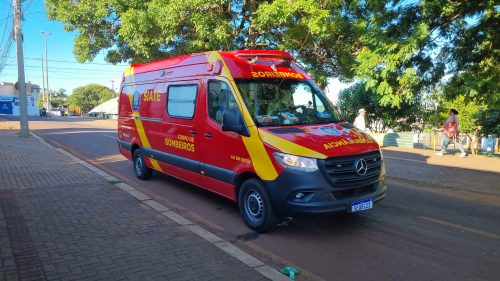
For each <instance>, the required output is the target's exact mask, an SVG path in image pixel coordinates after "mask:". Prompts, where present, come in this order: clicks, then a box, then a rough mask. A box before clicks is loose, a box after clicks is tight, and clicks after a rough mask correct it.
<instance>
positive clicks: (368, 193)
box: [264, 169, 387, 216]
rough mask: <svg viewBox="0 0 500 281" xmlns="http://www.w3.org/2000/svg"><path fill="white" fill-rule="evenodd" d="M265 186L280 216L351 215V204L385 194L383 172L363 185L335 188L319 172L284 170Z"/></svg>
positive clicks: (381, 197)
mask: <svg viewBox="0 0 500 281" xmlns="http://www.w3.org/2000/svg"><path fill="white" fill-rule="evenodd" d="M384 170H385V169H384ZM384 172H385V171H384ZM264 184H265V185H266V189H267V191H268V194H269V196H270V198H271V201H272V202H273V206H274V208H275V211H276V213H277V214H278V215H280V216H292V215H297V214H320V213H321V214H322V213H336V212H350V210H351V204H352V203H353V202H358V201H362V200H365V199H369V198H372V199H373V202H377V201H379V200H382V199H383V198H384V197H385V195H386V192H387V186H386V182H385V173H383V174H381V175H380V177H379V178H378V179H376V180H375V181H374V182H372V183H369V184H366V185H363V186H353V187H350V188H336V187H334V186H332V184H331V183H330V182H329V181H327V179H325V177H324V174H323V173H322V172H321V171H319V170H318V171H316V172H312V173H306V172H299V171H294V170H291V169H286V170H285V171H284V172H282V173H281V174H280V175H279V176H278V178H277V179H276V180H274V181H265V182H264ZM299 193H302V196H301V195H300V194H299Z"/></svg>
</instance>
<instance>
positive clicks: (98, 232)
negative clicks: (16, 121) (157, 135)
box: [0, 130, 281, 281]
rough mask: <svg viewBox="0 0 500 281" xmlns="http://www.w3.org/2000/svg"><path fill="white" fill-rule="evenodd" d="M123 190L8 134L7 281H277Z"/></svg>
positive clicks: (0, 159) (0, 145) (3, 262)
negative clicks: (269, 279) (271, 279)
mask: <svg viewBox="0 0 500 281" xmlns="http://www.w3.org/2000/svg"><path fill="white" fill-rule="evenodd" d="M121 186H122V189H126V187H123V185H121ZM122 189H120V188H118V187H117V186H116V183H115V184H112V183H109V182H107V181H106V179H105V178H103V177H102V176H101V175H98V174H97V173H96V172H95V171H92V170H90V169H89V168H87V167H85V166H83V165H81V164H80V163H79V161H78V159H75V158H72V157H69V156H68V155H65V154H64V153H62V152H61V151H60V150H58V149H55V148H52V147H49V146H48V145H46V144H45V143H42V142H40V141H39V140H37V139H36V138H34V137H31V138H27V139H22V138H19V137H18V135H17V134H15V133H14V132H13V131H5V130H0V280H18V279H19V280H76V279H78V280H179V281H180V280H268V279H267V278H266V277H265V276H264V275H262V274H261V273H259V272H260V271H258V270H264V271H265V270H268V269H269V267H267V266H264V265H263V264H259V261H258V260H252V259H251V257H250V256H248V255H247V256H245V255H243V257H244V258H245V257H246V259H247V260H250V262H247V263H244V262H242V261H241V258H240V259H238V258H237V257H235V256H237V255H238V254H239V253H238V249H236V250H235V248H231V246H232V245H230V244H229V243H227V242H225V241H218V240H217V237H215V236H213V237H212V240H215V242H214V241H207V238H205V239H203V238H202V237H200V235H196V234H195V233H203V229H201V228H200V227H199V226H195V225H189V223H185V224H184V225H183V224H182V218H177V219H176V220H177V221H175V220H172V219H170V218H169V217H173V218H174V219H175V218H176V214H173V212H171V211H168V209H166V208H165V207H163V206H161V205H160V206H158V205H155V204H154V202H153V201H152V200H149V201H144V200H142V201H141V200H138V199H137V197H140V196H136V198H134V197H133V196H130V194H133V191H130V192H125V191H124V190H122ZM136 195H138V194H136ZM139 195H140V194H139ZM148 205H149V206H148ZM161 211H164V212H161ZM167 211H168V212H167ZM179 222H181V223H179ZM208 237H210V236H208ZM216 242H218V243H216ZM232 247H234V246H232ZM228 253H235V254H233V255H231V254H228ZM241 253H242V252H241ZM241 253H240V254H241ZM243 254H244V253H243ZM252 262H253V263H254V264H255V266H253V267H252V266H249V265H248V264H249V263H250V264H251V263H252ZM271 275H272V274H271ZM273 279H275V280H276V278H273ZM277 279H281V278H279V277H278V278H277Z"/></svg>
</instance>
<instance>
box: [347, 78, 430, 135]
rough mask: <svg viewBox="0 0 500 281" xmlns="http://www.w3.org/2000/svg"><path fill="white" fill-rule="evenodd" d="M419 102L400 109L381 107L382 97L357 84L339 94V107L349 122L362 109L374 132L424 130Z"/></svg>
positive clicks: (402, 106) (405, 104) (405, 103)
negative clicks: (420, 117)
mask: <svg viewBox="0 0 500 281" xmlns="http://www.w3.org/2000/svg"><path fill="white" fill-rule="evenodd" d="M420 104H421V103H420V102H419V101H418V100H415V101H412V102H402V103H401V105H400V107H399V108H392V107H391V106H390V105H381V103H380V96H379V95H377V94H375V93H374V92H373V91H371V90H366V85H365V84H364V83H357V84H354V85H353V86H351V87H349V88H347V89H345V90H343V91H341V92H340V94H339V98H338V101H337V105H338V107H339V109H340V110H341V111H342V113H343V114H344V115H345V116H346V117H347V118H348V120H354V118H355V117H356V115H357V114H358V110H359V109H360V108H364V109H365V110H366V111H367V114H366V119H367V122H366V123H367V127H368V128H370V130H371V131H373V132H379V133H385V132H387V131H388V130H389V129H393V130H396V131H409V130H416V129H422V128H421V125H420V124H419V121H420V119H419V116H420V115H421V106H420Z"/></svg>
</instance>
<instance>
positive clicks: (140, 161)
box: [134, 148, 153, 180]
mask: <svg viewBox="0 0 500 281" xmlns="http://www.w3.org/2000/svg"><path fill="white" fill-rule="evenodd" d="M134 172H135V176H136V177H137V178H139V179H141V180H147V179H149V178H151V175H152V174H153V169H151V168H149V167H148V166H146V162H145V161H144V157H143V156H142V150H141V149H140V148H138V149H136V150H135V151H134Z"/></svg>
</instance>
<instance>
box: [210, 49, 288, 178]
mask: <svg viewBox="0 0 500 281" xmlns="http://www.w3.org/2000/svg"><path fill="white" fill-rule="evenodd" d="M207 59H208V62H209V63H212V64H215V63H216V62H217V61H218V60H220V61H222V63H223V67H222V72H221V76H224V77H226V78H227V79H228V80H229V83H230V84H231V87H232V88H233V89H234V91H235V98H236V102H237V104H238V107H239V108H240V111H241V113H242V115H243V118H244V120H245V122H246V124H247V126H248V129H249V131H250V137H245V136H241V139H242V140H243V143H244V144H245V148H246V149H247V151H248V154H249V155H250V158H251V159H252V163H253V167H254V169H255V172H256V173H257V175H258V176H259V177H260V178H261V179H262V180H274V179H276V178H277V177H278V172H277V171H276V169H275V168H274V165H273V163H272V162H271V159H270V158H269V154H268V153H267V151H266V148H265V147H264V143H263V142H262V140H261V139H260V138H259V133H258V131H257V127H256V126H255V124H254V122H253V120H252V117H251V115H250V113H249V112H248V110H247V108H246V106H242V105H243V104H244V103H243V98H242V97H241V95H240V93H239V90H238V87H237V86H236V83H235V82H234V79H233V76H232V75H231V72H230V71H229V68H228V67H227V65H226V63H225V62H224V60H223V59H222V56H221V55H220V54H219V52H208V53H207Z"/></svg>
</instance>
